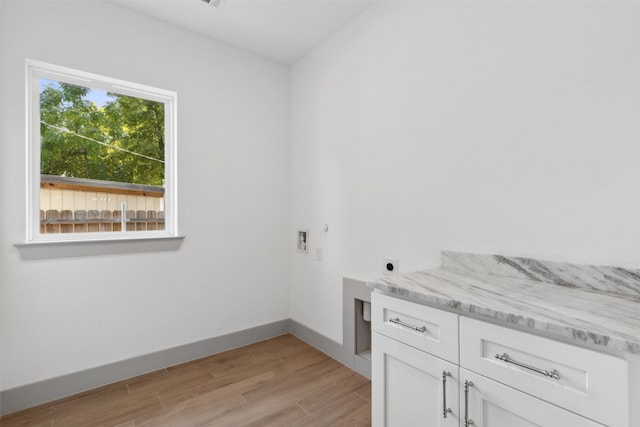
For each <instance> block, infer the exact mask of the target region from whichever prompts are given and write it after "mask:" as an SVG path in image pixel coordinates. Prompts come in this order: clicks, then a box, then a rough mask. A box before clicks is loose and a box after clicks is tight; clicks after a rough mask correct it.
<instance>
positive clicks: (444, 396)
mask: <svg viewBox="0 0 640 427" xmlns="http://www.w3.org/2000/svg"><path fill="white" fill-rule="evenodd" d="M449 376H451V372H447V371H442V418H447V414H448V413H449V412H451V408H447V377H449Z"/></svg>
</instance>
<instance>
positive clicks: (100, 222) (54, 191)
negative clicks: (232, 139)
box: [38, 78, 166, 234]
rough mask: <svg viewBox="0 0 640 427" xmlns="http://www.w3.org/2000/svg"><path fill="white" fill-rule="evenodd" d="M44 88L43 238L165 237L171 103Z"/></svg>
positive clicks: (61, 85)
mask: <svg viewBox="0 0 640 427" xmlns="http://www.w3.org/2000/svg"><path fill="white" fill-rule="evenodd" d="M38 83H39V99H40V105H39V108H40V200H39V202H40V233H41V234H58V233H83V232H121V231H155V230H163V229H164V225H165V224H164V207H165V199H164V195H165V188H164V186H165V165H164V163H165V139H166V138H165V111H164V110H165V104H164V103H162V102H156V101H151V100H148V99H143V98H138V97H133V96H128V95H123V94H118V93H111V92H106V91H103V90H98V89H95V88H90V87H85V86H79V85H74V84H70V83H65V82H60V81H56V80H52V79H47V78H40V79H39V82H38Z"/></svg>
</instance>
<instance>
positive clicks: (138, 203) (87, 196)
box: [40, 175, 165, 234]
mask: <svg viewBox="0 0 640 427" xmlns="http://www.w3.org/2000/svg"><path fill="white" fill-rule="evenodd" d="M123 204H124V206H126V208H125V209H126V210H125V221H124V227H125V231H153V230H164V227H165V218H164V210H163V209H164V188H163V187H154V186H147V185H145V186H142V185H137V184H128V183H120V182H109V181H98V180H90V179H79V178H69V177H60V176H50V175H41V176H40V233H42V234H54V233H87V232H118V231H122V224H123V221H122V206H123Z"/></svg>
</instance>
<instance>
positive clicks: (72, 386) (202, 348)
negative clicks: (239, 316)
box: [0, 308, 371, 414]
mask: <svg viewBox="0 0 640 427" xmlns="http://www.w3.org/2000/svg"><path fill="white" fill-rule="evenodd" d="M352 312H353V308H351V313H352ZM286 333H291V334H292V335H294V336H296V337H298V338H300V339H301V340H302V341H304V342H306V343H307V344H309V345H311V346H313V347H315V348H317V349H318V350H320V351H322V352H323V353H325V354H327V355H328V356H330V357H332V358H333V359H335V360H337V361H338V362H340V363H342V364H343V365H345V366H347V367H349V368H351V369H353V370H355V371H356V372H359V373H360V374H362V375H364V376H366V377H368V378H370V371H371V368H370V366H367V364H366V363H364V364H363V363H360V364H358V363H357V362H358V361H357V360H355V359H354V356H353V354H351V353H352V352H353V349H350V348H348V347H351V346H352V344H353V343H351V344H350V346H345V345H343V344H341V343H338V342H336V341H334V340H332V339H330V338H328V337H326V336H324V335H322V334H321V333H319V332H317V331H315V330H313V329H311V328H309V327H308V326H305V325H303V324H302V323H300V322H297V321H295V320H293V319H285V320H280V321H277V322H273V323H268V324H265V325H261V326H256V327H254V328H250V329H245V330H242V331H238V332H233V333H231V334H227V335H222V336H219V337H214V338H210V339H207V340H203V341H198V342H195V343H191V344H185V345H182V346H178V347H174V348H170V349H167V350H162V351H158V352H156V353H150V354H145V355H143V356H138V357H134V358H131V359H127V360H122V361H119V362H115V363H110V364H108V365H103V366H98V367H96V368H92V369H87V370H84V371H79V372H74V373H72V374H68V375H63V376H60V377H56V378H51V379H48V380H44V381H39V382H37V383H33V384H27V385H24V386H20V387H16V388H12V389H9V390H4V391H1V392H0V414H10V413H12V412H16V411H20V410H23V409H27V408H31V407H33V406H37V405H41V404H43V403H47V402H51V401H54V400H58V399H62V398H64V397H68V396H72V395H74V394H78V393H82V392H84V391H87V390H91V389H94V388H97V387H101V386H104V385H107V384H112V383H115V382H118V381H122V380H126V379H128V378H132V377H135V376H138V375H143V374H146V373H149V372H153V371H156V370H158V369H163V368H166V367H169V366H174V365H178V364H180V363H185V362H189V361H191V360H195V359H199V358H202V357H206V356H210V355H212V354H216V353H221V352H223V351H227V350H231V349H234V348H237V347H242V346H244V345H248V344H253V343H256V342H259V341H263V340H266V339H269V338H273V337H277V336H279V335H283V334H286ZM351 341H353V339H351Z"/></svg>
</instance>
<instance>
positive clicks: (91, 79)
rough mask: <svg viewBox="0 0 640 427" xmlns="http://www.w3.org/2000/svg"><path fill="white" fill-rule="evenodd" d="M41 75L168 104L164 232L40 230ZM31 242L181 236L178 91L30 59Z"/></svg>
mask: <svg viewBox="0 0 640 427" xmlns="http://www.w3.org/2000/svg"><path fill="white" fill-rule="evenodd" d="M40 78H47V79H51V80H55V81H59V82H64V83H70V84H75V85H79V86H85V87H90V88H93V89H99V90H104V91H109V92H115V93H119V94H123V95H128V96H133V97H136V98H143V99H147V100H151V101H156V102H162V103H164V105H165V108H164V118H165V158H164V161H165V169H164V180H165V185H164V191H165V193H164V204H165V210H164V212H165V227H164V230H149V231H125V232H118V231H116V232H84V233H56V234H42V233H40V88H39V81H40ZM26 82H27V88H26V89H27V94H26V96H27V99H26V101H27V102H26V117H27V124H26V126H27V129H26V135H27V138H26V139H27V150H26V170H27V206H26V209H27V221H26V224H27V230H26V241H27V243H38V242H64V241H73V242H79V241H100V240H104V241H112V240H130V239H135V240H138V239H149V238H163V237H178V204H177V200H178V197H177V196H178V195H177V188H178V186H177V183H178V182H177V179H178V175H177V149H176V148H177V147H176V141H177V130H176V128H177V126H176V124H177V118H176V115H177V114H176V113H177V93H176V92H173V91H169V90H165V89H158V88H155V87H151V86H146V85H141V84H138V83H131V82H127V81H124V80H119V79H114V78H111V77H106V76H101V75H98V74H93V73H88V72H84V71H78V70H74V69H71V68H66V67H61V66H58V65H52V64H48V63H45V62H40V61H35V60H31V59H27V61H26Z"/></svg>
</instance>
